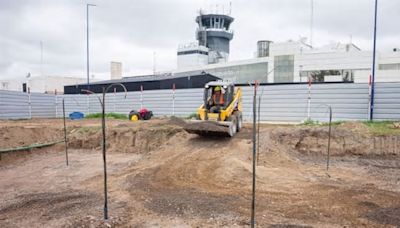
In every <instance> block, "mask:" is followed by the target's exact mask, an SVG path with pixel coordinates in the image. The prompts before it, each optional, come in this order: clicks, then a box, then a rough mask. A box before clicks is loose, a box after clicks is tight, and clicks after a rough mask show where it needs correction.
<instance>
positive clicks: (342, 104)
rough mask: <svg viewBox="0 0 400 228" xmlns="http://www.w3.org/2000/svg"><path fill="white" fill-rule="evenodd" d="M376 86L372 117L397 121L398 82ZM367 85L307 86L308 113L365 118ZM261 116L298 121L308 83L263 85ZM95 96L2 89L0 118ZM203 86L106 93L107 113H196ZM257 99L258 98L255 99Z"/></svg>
mask: <svg viewBox="0 0 400 228" xmlns="http://www.w3.org/2000/svg"><path fill="white" fill-rule="evenodd" d="M375 88H376V90H375V92H376V93H375V115H374V117H375V119H378V120H399V119H400V83H377V84H376V87H375ZM242 89H243V109H244V113H243V115H244V119H245V120H247V121H249V120H251V118H252V113H251V112H252V101H253V89H252V88H251V87H243V88H242ZM368 91H369V89H368V85H367V84H342V83H340V84H315V85H312V87H311V90H310V95H311V107H310V117H311V119H313V120H319V121H327V120H328V117H329V114H328V108H327V105H331V106H332V109H333V119H334V120H366V119H367V118H368V102H369V95H368ZM261 94H262V98H261V120H262V121H279V122H299V121H303V120H305V119H306V118H307V116H308V86H307V85H305V84H301V85H300V84H293V85H269V86H261V87H260V89H259V91H258V95H261ZM98 98H101V94H96V95H58V96H55V95H48V94H36V93H32V94H31V96H30V101H31V105H29V96H28V94H26V93H20V92H12V91H0V119H25V118H30V113H31V115H32V118H44V117H50V118H51V117H61V116H62V99H64V100H65V107H66V113H67V114H69V113H71V112H73V111H80V112H83V113H85V114H88V113H97V112H100V111H101V107H100V103H99V101H98ZM174 98H175V99H174ZM202 99H203V90H202V89H180V90H176V91H175V93H173V91H172V90H151V91H144V92H143V93H141V92H129V93H128V94H127V97H126V98H124V93H109V94H107V96H106V111H107V112H117V113H123V114H128V113H129V111H130V110H132V109H135V110H137V109H139V108H140V107H141V106H143V107H146V108H147V109H149V110H152V111H153V113H154V114H155V115H156V116H171V115H175V116H180V117H185V116H188V115H190V114H191V113H194V112H196V110H197V108H198V107H199V105H200V104H201V103H202ZM257 101H258V98H257Z"/></svg>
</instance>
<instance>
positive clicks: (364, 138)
mask: <svg viewBox="0 0 400 228" xmlns="http://www.w3.org/2000/svg"><path fill="white" fill-rule="evenodd" d="M346 126H347V124H346ZM350 126H352V127H344V126H338V127H332V132H331V142H330V153H331V155H333V156H346V155H359V156H393V155H396V156H397V155H400V137H398V136H374V135H371V134H369V133H368V129H366V128H365V127H363V126H362V124H355V123H352V124H351V125H350ZM271 136H272V139H273V140H275V141H277V142H278V143H279V144H282V145H287V146H289V148H291V149H293V150H295V151H297V152H299V153H300V154H304V155H323V154H326V153H327V147H328V137H329V131H328V127H327V126H321V127H303V126H301V127H297V128H295V129H293V128H284V127H281V128H277V129H274V130H273V131H272V133H271Z"/></svg>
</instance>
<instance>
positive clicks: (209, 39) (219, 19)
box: [196, 11, 233, 63]
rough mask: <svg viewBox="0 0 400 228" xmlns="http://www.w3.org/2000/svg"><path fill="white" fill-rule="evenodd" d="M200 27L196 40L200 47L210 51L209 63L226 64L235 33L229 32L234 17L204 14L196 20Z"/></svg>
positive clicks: (201, 13)
mask: <svg viewBox="0 0 400 228" xmlns="http://www.w3.org/2000/svg"><path fill="white" fill-rule="evenodd" d="M196 22H197V24H198V25H199V27H198V29H197V31H196V39H197V41H198V42H199V45H200V46H205V47H207V48H208V49H209V54H208V55H209V63H217V62H225V61H227V60H228V57H229V42H230V41H231V40H232V38H233V31H232V30H229V27H230V25H231V23H232V22H233V17H231V16H228V15H224V14H204V13H203V12H202V11H200V14H199V16H197V18H196Z"/></svg>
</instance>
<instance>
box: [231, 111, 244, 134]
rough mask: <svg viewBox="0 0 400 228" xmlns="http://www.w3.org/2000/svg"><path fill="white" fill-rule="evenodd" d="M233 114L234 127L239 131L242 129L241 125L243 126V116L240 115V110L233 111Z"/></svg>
mask: <svg viewBox="0 0 400 228" xmlns="http://www.w3.org/2000/svg"><path fill="white" fill-rule="evenodd" d="M233 115H235V116H236V118H237V127H236V129H237V132H240V130H242V127H243V116H242V112H240V111H235V112H234V113H233Z"/></svg>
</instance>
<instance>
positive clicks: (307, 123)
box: [301, 120, 344, 126]
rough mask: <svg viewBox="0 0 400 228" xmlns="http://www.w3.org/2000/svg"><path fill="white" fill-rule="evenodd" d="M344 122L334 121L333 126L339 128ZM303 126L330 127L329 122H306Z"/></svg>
mask: <svg viewBox="0 0 400 228" xmlns="http://www.w3.org/2000/svg"><path fill="white" fill-rule="evenodd" d="M342 123H344V121H332V123H331V126H339V125H340V124H342ZM301 125H302V126H329V122H319V121H318V120H305V121H304V122H303V123H302V124H301Z"/></svg>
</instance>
